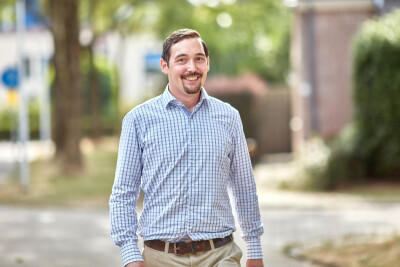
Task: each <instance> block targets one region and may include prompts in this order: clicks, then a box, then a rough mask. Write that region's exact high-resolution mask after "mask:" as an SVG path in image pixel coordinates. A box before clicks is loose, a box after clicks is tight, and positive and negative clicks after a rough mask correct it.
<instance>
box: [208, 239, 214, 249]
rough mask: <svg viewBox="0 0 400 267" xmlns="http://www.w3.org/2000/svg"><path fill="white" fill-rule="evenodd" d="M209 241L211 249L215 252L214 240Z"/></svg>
mask: <svg viewBox="0 0 400 267" xmlns="http://www.w3.org/2000/svg"><path fill="white" fill-rule="evenodd" d="M209 241H210V246H211V249H212V250H214V249H215V246H214V240H212V239H210V240H209Z"/></svg>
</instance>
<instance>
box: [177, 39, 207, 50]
mask: <svg viewBox="0 0 400 267" xmlns="http://www.w3.org/2000/svg"><path fill="white" fill-rule="evenodd" d="M197 44H198V45H197ZM192 49H198V50H199V52H201V53H202V54H205V51H204V47H203V44H202V40H201V38H186V39H182V40H180V41H179V42H177V43H175V44H173V45H172V46H171V54H176V53H178V54H180V53H181V51H184V50H188V51H191V50H192ZM197 53H198V52H197Z"/></svg>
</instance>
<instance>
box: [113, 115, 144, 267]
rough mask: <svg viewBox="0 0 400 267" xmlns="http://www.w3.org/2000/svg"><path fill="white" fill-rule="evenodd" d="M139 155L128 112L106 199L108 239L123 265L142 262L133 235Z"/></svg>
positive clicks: (139, 178) (134, 131) (139, 166)
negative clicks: (109, 231)
mask: <svg viewBox="0 0 400 267" xmlns="http://www.w3.org/2000/svg"><path fill="white" fill-rule="evenodd" d="M141 154H142V153H141V148H140V144H139V132H138V130H137V127H136V125H135V120H134V116H133V114H132V113H128V114H127V115H126V116H125V117H124V119H123V122H122V132H121V138H120V144H119V151H118V160H117V167H116V172H115V180H114V185H113V189H112V194H111V196H110V202H109V204H110V220H111V238H112V239H113V241H114V243H115V244H116V245H117V246H119V248H120V252H121V257H122V261H123V264H124V266H125V265H126V264H128V263H130V262H133V261H143V258H142V255H141V253H140V251H139V248H138V244H137V243H138V237H137V234H136V231H137V227H138V218H137V213H136V207H137V199H138V197H139V192H140V181H141V174H142V163H141Z"/></svg>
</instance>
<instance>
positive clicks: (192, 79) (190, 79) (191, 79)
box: [186, 76, 197, 81]
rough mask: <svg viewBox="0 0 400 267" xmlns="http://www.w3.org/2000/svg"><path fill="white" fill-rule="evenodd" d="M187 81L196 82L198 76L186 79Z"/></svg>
mask: <svg viewBox="0 0 400 267" xmlns="http://www.w3.org/2000/svg"><path fill="white" fill-rule="evenodd" d="M186 80H189V81H194V80H197V77H196V76H192V77H186Z"/></svg>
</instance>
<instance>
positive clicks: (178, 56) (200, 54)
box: [174, 53, 206, 59]
mask: <svg viewBox="0 0 400 267" xmlns="http://www.w3.org/2000/svg"><path fill="white" fill-rule="evenodd" d="M187 56H188V54H178V55H176V56H175V57H174V59H177V58H180V57H187ZM196 56H203V57H206V55H205V54H204V53H197V54H196Z"/></svg>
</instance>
